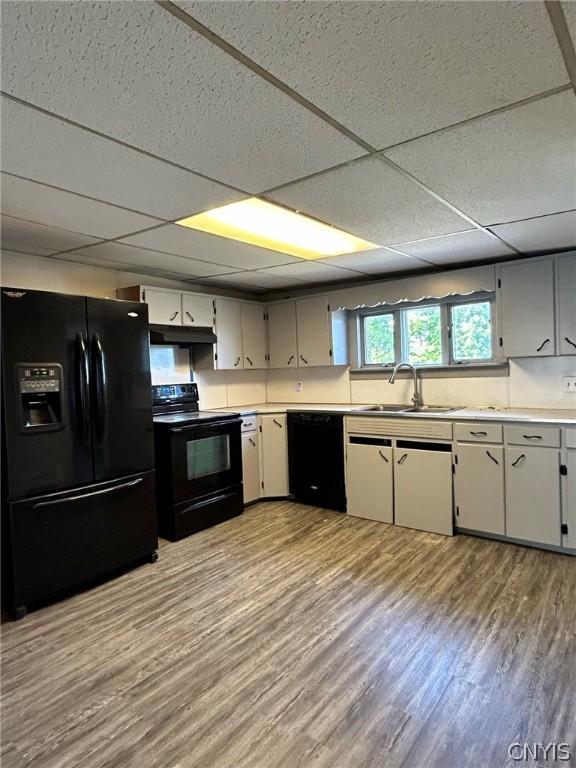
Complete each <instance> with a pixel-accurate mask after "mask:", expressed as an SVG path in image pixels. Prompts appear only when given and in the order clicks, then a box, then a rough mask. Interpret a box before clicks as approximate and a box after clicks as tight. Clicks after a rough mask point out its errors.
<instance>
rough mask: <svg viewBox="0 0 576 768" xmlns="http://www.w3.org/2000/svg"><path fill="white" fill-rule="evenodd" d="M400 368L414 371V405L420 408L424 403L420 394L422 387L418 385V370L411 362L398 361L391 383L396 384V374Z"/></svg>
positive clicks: (390, 379)
mask: <svg viewBox="0 0 576 768" xmlns="http://www.w3.org/2000/svg"><path fill="white" fill-rule="evenodd" d="M400 368H408V369H409V370H411V371H412V375H413V377H414V395H413V396H412V402H413V403H414V406H415V407H416V408H418V407H419V406H421V405H422V397H421V395H420V387H419V386H418V371H417V370H416V368H414V366H413V365H412V364H411V363H398V365H396V366H395V367H394V370H393V371H392V375H391V376H390V378H389V379H388V381H389V383H390V384H394V382H395V381H396V374H397V373H398V371H399V370H400Z"/></svg>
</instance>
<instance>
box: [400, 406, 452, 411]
mask: <svg viewBox="0 0 576 768" xmlns="http://www.w3.org/2000/svg"><path fill="white" fill-rule="evenodd" d="M457 410H458V408H452V407H451V406H449V405H417V406H414V407H413V408H405V409H404V413H452V411H457Z"/></svg>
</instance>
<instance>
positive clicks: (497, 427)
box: [454, 423, 502, 443]
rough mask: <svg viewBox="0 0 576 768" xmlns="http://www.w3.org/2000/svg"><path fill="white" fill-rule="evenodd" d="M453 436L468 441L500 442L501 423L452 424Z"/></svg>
mask: <svg viewBox="0 0 576 768" xmlns="http://www.w3.org/2000/svg"><path fill="white" fill-rule="evenodd" d="M454 438H455V439H456V440H460V441H461V442H464V441H465V442H468V443H501V442H502V424H482V423H480V424H454Z"/></svg>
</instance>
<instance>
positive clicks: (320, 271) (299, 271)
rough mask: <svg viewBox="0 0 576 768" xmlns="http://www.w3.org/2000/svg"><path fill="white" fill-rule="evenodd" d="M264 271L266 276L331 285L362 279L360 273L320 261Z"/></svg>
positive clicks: (303, 262) (302, 262) (304, 262)
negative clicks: (339, 281)
mask: <svg viewBox="0 0 576 768" xmlns="http://www.w3.org/2000/svg"><path fill="white" fill-rule="evenodd" d="M322 261H323V260H322ZM262 271H263V273H264V274H266V275H274V276H280V277H287V278H292V279H296V280H302V281H304V282H307V283H329V282H332V281H335V280H354V279H358V278H359V277H360V274H359V273H358V272H352V271H351V270H349V269H341V268H340V267H331V266H329V265H328V264H322V263H321V262H319V261H301V262H300V263H299V264H287V265H285V266H282V267H271V268H270V269H265V270H262ZM302 287H303V286H302Z"/></svg>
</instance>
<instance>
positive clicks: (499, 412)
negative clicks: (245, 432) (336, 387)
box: [213, 403, 576, 426]
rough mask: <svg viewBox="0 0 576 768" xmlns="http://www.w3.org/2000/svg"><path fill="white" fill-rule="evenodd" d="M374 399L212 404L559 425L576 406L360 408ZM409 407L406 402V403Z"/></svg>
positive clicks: (249, 410) (573, 418)
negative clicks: (438, 410) (398, 410)
mask: <svg viewBox="0 0 576 768" xmlns="http://www.w3.org/2000/svg"><path fill="white" fill-rule="evenodd" d="M371 405H374V404H373V403H366V404H364V405H362V404H359V403H353V404H351V403H255V404H253V405H239V406H235V407H230V408H215V409H213V410H215V411H223V412H228V413H230V412H233V413H239V414H241V415H242V416H247V415H250V414H259V413H287V412H288V411H317V412H319V413H341V414H343V415H350V414H354V415H355V416H373V417H377V418H381V417H385V418H402V419H406V418H414V419H442V420H447V421H521V422H533V423H538V424H556V425H558V426H563V425H564V426H570V425H576V410H575V409H566V410H564V409H562V410H560V409H547V408H490V407H482V406H476V407H469V408H459V409H457V410H454V411H450V412H449V413H402V414H399V413H383V412H374V411H365V410H364V411H363V410H362V409H363V408H370V407H371ZM407 407H409V406H407Z"/></svg>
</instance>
